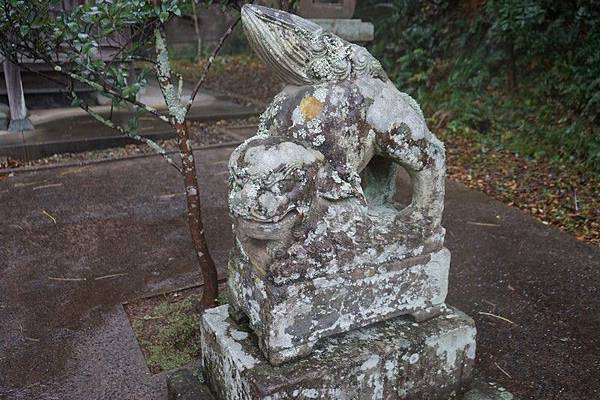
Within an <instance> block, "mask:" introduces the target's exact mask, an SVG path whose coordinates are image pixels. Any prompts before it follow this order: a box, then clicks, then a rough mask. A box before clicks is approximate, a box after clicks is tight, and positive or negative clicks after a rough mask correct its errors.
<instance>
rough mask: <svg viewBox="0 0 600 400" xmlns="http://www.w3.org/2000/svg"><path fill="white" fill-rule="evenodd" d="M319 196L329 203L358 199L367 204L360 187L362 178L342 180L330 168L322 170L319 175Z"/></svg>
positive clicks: (354, 177) (355, 177)
mask: <svg viewBox="0 0 600 400" xmlns="http://www.w3.org/2000/svg"><path fill="white" fill-rule="evenodd" d="M317 194H318V196H319V197H321V198H323V199H326V200H329V201H337V200H343V199H348V198H357V199H359V200H361V202H363V203H365V204H366V199H365V194H364V193H363V190H362V186H361V185H360V176H358V175H356V176H352V177H350V179H348V178H342V177H341V176H340V175H339V174H338V172H337V171H336V170H334V169H332V168H331V167H330V166H324V167H323V168H321V170H320V171H319V173H318V175H317Z"/></svg>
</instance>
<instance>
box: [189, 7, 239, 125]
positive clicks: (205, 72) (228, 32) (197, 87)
mask: <svg viewBox="0 0 600 400" xmlns="http://www.w3.org/2000/svg"><path fill="white" fill-rule="evenodd" d="M240 20H241V17H237V18H236V20H235V21H234V22H233V24H231V26H230V27H229V28H228V29H227V30H226V31H225V33H224V34H223V36H221V39H220V40H219V43H218V44H217V46H216V47H215V48H214V50H213V52H212V54H211V55H210V57H209V58H208V61H207V62H206V64H205V65H204V70H203V71H202V75H201V76H200V79H198V81H197V82H196V84H195V85H194V89H192V94H191V95H190V99H189V100H188V103H187V105H186V106H185V115H187V114H188V112H189V111H190V108H192V103H193V102H194V99H195V98H196V95H197V94H198V91H199V90H200V87H201V86H202V84H203V83H204V81H205V80H206V76H207V75H208V70H209V69H210V67H211V65H212V64H213V62H214V61H215V57H216V56H217V53H219V51H220V50H221V47H223V43H225V40H226V39H227V38H228V37H229V35H231V33H232V32H233V30H234V29H235V27H236V26H237V24H238V23H239V22H240Z"/></svg>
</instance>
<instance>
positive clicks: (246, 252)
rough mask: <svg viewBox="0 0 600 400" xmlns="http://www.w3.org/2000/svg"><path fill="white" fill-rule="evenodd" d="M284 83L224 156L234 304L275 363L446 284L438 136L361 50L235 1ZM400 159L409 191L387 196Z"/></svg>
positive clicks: (437, 295)
mask: <svg viewBox="0 0 600 400" xmlns="http://www.w3.org/2000/svg"><path fill="white" fill-rule="evenodd" d="M242 19H243V23H244V28H245V30H246V34H247V36H248V38H249V41H250V43H251V45H252V47H253V48H254V50H255V51H256V53H257V54H258V55H259V56H260V57H261V58H262V59H263V60H264V61H265V62H266V63H267V64H268V65H269V66H271V67H272V68H273V70H274V71H275V73H276V74H277V75H279V76H280V77H281V78H282V79H283V80H284V81H285V82H287V83H289V84H290V86H288V87H286V88H285V89H284V90H283V91H282V92H281V93H279V94H278V95H277V96H276V97H275V99H274V100H273V101H272V103H271V104H270V105H269V106H268V107H267V109H266V111H265V112H264V113H263V114H262V116H261V120H260V125H259V129H258V132H257V134H256V136H254V137H252V138H250V139H248V140H247V141H246V142H244V143H243V144H242V145H240V146H239V147H238V148H237V149H236V150H235V151H234V153H233V154H232V156H231V159H230V165H229V168H230V193H229V205H230V211H231V214H232V217H233V220H234V232H235V246H234V249H233V251H232V253H231V256H230V260H229V266H228V269H229V271H228V273H229V285H230V289H231V297H232V306H233V308H234V309H235V310H237V311H238V312H239V314H240V315H245V316H247V317H248V318H249V322H250V325H251V326H252V328H253V330H254V331H255V332H256V333H257V334H258V337H259V343H260V346H261V349H262V351H263V353H264V354H265V356H266V357H267V358H268V359H269V361H270V362H271V363H273V364H280V363H282V362H285V361H288V360H291V359H293V358H297V357H300V356H303V355H306V354H308V353H310V351H311V349H312V347H313V346H314V345H315V344H316V342H317V341H318V340H319V339H320V338H322V337H326V336H330V335H333V334H337V333H341V332H346V331H349V330H351V329H354V328H357V327H360V326H364V325H367V324H370V323H373V322H377V321H383V320H387V319H389V318H392V317H395V316H398V315H401V314H412V315H414V316H416V317H417V318H421V319H422V318H427V317H429V316H432V315H435V314H436V313H437V312H438V310H439V308H440V307H442V306H443V304H444V301H445V297H446V293H447V276H448V268H449V264H450V253H449V252H448V250H446V249H445V248H444V247H443V240H444V228H442V227H441V225H440V222H441V217H442V210H443V199H444V179H445V154H444V147H443V144H442V143H441V142H440V141H439V140H438V139H437V138H436V137H435V136H434V135H433V134H432V133H431V132H430V131H429V130H428V128H427V126H426V123H425V120H424V117H423V114H422V112H421V110H420V108H419V106H418V105H417V103H416V102H415V101H414V100H413V99H412V98H411V97H410V96H408V95H407V94H405V93H402V92H400V91H398V90H397V89H396V87H395V86H394V85H393V84H392V82H390V81H389V79H388V78H387V77H386V74H385V73H384V71H383V69H382V68H381V65H380V64H379V62H378V61H377V60H375V59H374V58H373V56H371V55H370V54H369V53H368V52H367V50H365V49H364V48H362V47H360V46H357V45H354V44H350V43H348V42H345V41H344V40H342V39H340V38H339V37H337V36H335V35H333V34H330V33H327V32H324V31H323V30H322V29H321V28H320V27H319V26H318V25H316V24H314V23H312V22H310V21H307V20H304V19H302V18H299V17H296V16H294V15H291V14H288V13H284V12H281V11H277V10H272V9H269V8H265V7H259V6H251V7H248V6H246V7H244V8H243V10H242ZM401 168H404V169H405V170H406V171H407V172H408V174H409V175H410V177H411V182H412V201H410V204H408V205H407V206H405V207H403V206H402V205H400V204H399V203H398V202H397V196H396V195H397V193H396V181H397V175H398V172H399V171H400V169H401Z"/></svg>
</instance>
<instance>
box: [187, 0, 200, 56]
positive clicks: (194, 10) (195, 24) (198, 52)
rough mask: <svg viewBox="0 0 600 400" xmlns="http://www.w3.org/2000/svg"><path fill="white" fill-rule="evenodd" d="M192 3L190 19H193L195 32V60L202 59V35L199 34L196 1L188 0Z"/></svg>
mask: <svg viewBox="0 0 600 400" xmlns="http://www.w3.org/2000/svg"><path fill="white" fill-rule="evenodd" d="M190 1H191V3H192V17H193V19H194V30H195V31H196V59H198V60H199V59H200V57H202V35H201V34H200V22H199V20H198V11H197V8H196V0H190Z"/></svg>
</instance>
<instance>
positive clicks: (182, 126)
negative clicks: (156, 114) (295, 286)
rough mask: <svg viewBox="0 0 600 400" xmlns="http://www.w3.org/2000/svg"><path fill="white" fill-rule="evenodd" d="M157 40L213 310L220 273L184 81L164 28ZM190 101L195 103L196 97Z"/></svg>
mask: <svg viewBox="0 0 600 400" xmlns="http://www.w3.org/2000/svg"><path fill="white" fill-rule="evenodd" d="M155 39H156V44H155V46H156V60H157V77H158V83H159V85H160V88H161V90H162V92H163V96H164V98H165V102H166V103H167V108H168V110H169V114H170V123H171V125H172V126H173V127H174V128H175V133H176V135H177V144H178V146H179V154H180V156H181V166H182V168H181V173H182V175H183V182H184V187H185V195H186V205H187V217H188V218H187V219H188V227H189V229H190V235H191V238H192V245H193V246H194V251H195V253H196V257H197V260H198V264H199V265H200V270H201V271H202V278H203V280H204V285H203V291H202V299H201V300H200V307H201V308H210V307H213V306H215V305H216V299H217V296H218V281H217V270H216V267H215V263H214V261H213V259H212V257H211V255H210V253H209V250H208V246H207V244H206V237H205V235H204V225H203V223H202V209H201V202H200V190H199V185H198V177H197V174H196V161H195V159H194V153H193V150H192V142H191V140H190V132H189V124H188V123H187V121H186V115H187V111H188V107H186V105H185V104H183V102H182V98H181V94H182V93H181V92H182V81H181V80H179V83H178V85H177V87H176V86H175V84H174V82H173V77H172V72H171V65H170V62H169V55H168V51H167V45H166V40H165V33H164V27H163V26H161V27H159V28H157V29H156V31H155ZM190 101H193V98H191V99H190Z"/></svg>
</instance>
